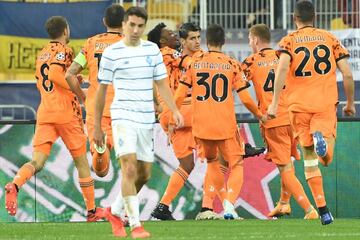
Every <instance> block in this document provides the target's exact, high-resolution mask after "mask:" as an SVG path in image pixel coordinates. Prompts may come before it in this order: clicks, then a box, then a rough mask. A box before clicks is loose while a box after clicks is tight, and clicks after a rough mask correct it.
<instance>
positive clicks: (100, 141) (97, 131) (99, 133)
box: [94, 127, 105, 147]
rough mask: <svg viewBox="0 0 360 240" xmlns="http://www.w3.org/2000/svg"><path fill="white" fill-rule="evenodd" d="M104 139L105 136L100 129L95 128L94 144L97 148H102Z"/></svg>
mask: <svg viewBox="0 0 360 240" xmlns="http://www.w3.org/2000/svg"><path fill="white" fill-rule="evenodd" d="M104 139H105V134H104V132H103V131H102V129H101V127H95V129H94V143H95V144H96V145H97V146H100V147H101V146H104V144H105V142H104Z"/></svg>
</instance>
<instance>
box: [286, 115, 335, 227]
mask: <svg viewBox="0 0 360 240" xmlns="http://www.w3.org/2000/svg"><path fill="white" fill-rule="evenodd" d="M313 117H314V114H310V113H293V112H290V122H291V125H292V128H293V130H294V133H295V137H297V138H298V140H299V143H300V145H301V148H302V152H303V156H304V171H305V178H306V181H307V183H308V185H309V187H310V190H311V193H312V195H313V198H314V201H315V204H316V206H317V208H318V210H319V213H320V218H321V222H322V224H329V223H331V222H333V217H332V215H331V213H330V211H329V210H328V208H327V206H326V200H325V194H324V188H323V178H322V174H321V171H320V168H319V157H318V155H317V154H316V153H315V150H314V145H313V144H314V142H313V138H312V134H311V131H312V130H311V128H312V126H311V125H312V124H314V123H316V118H315V122H313V121H314V120H313ZM319 125H320V124H314V126H316V127H318V126H319ZM333 126H335V123H334V124H333Z"/></svg>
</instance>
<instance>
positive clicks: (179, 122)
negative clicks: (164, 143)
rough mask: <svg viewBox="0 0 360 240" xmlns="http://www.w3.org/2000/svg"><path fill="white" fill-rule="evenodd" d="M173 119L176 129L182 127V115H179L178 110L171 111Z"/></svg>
mask: <svg viewBox="0 0 360 240" xmlns="http://www.w3.org/2000/svg"><path fill="white" fill-rule="evenodd" d="M173 119H174V121H175V126H176V129H179V128H182V127H183V126H184V117H183V116H182V115H181V113H180V111H179V110H176V111H175V112H173Z"/></svg>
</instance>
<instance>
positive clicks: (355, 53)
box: [331, 28, 360, 81]
mask: <svg viewBox="0 0 360 240" xmlns="http://www.w3.org/2000/svg"><path fill="white" fill-rule="evenodd" d="M331 32H332V33H333V34H334V35H335V36H336V37H337V38H338V39H339V40H340V41H341V43H342V45H344V47H346V49H347V50H349V53H350V58H349V64H350V65H351V71H352V73H353V76H354V80H355V81H360V29H359V28H357V29H344V30H336V31H331ZM337 73H338V75H337V80H338V81H339V80H340V79H341V77H340V76H341V75H340V72H339V71H338V72H337Z"/></svg>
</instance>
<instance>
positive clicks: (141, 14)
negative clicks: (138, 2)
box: [124, 7, 148, 23]
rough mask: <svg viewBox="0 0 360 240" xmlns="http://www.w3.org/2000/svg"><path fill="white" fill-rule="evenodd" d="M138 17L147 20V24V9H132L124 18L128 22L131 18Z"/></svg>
mask: <svg viewBox="0 0 360 240" xmlns="http://www.w3.org/2000/svg"><path fill="white" fill-rule="evenodd" d="M133 15H135V16H137V17H140V18H142V19H144V20H145V23H146V22H147V20H148V14H147V12H146V10H145V8H142V7H130V8H129V9H128V10H127V11H126V12H125V16H124V21H125V22H126V21H127V20H128V19H129V16H133Z"/></svg>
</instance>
